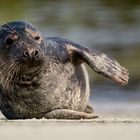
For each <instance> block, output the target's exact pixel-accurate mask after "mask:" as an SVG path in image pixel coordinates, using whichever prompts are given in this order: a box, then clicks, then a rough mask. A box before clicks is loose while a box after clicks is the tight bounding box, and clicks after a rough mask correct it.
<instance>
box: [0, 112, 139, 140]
mask: <svg viewBox="0 0 140 140" xmlns="http://www.w3.org/2000/svg"><path fill="white" fill-rule="evenodd" d="M1 117H2V118H1V120H0V139H1V140H19V139H20V140H25V139H26V140H28V139H29V140H32V139H33V140H40V139H41V140H42V139H48V140H59V139H60V140H72V139H73V140H86V139H87V140H93V139H95V140H106V139H107V140H112V139H113V140H132V139H133V140H139V139H140V119H139V118H132V117H131V118H129V117H127V118H126V117H121V118H119V117H116V118H113V117H103V118H102V117H100V118H97V119H95V120H77V121H76V120H46V119H41V120H36V119H31V120H13V121H11V120H7V119H5V118H4V117H3V116H2V115H1Z"/></svg>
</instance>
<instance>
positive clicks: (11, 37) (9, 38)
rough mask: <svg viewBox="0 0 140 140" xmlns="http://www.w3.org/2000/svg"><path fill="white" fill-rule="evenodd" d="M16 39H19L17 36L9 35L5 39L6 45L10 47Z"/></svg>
mask: <svg viewBox="0 0 140 140" xmlns="http://www.w3.org/2000/svg"><path fill="white" fill-rule="evenodd" d="M16 39H17V35H9V36H7V38H6V39H5V44H6V45H8V46H10V45H13V44H14V42H15V40H16Z"/></svg>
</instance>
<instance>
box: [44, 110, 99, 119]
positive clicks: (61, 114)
mask: <svg viewBox="0 0 140 140" xmlns="http://www.w3.org/2000/svg"><path fill="white" fill-rule="evenodd" d="M44 118H46V119H71V120H72V119H73V120H77V119H95V118H98V117H97V116H95V115H94V114H92V113H91V114H88V113H85V112H78V111H74V110H68V109H56V110H53V111H51V112H48V113H47V114H45V116H44Z"/></svg>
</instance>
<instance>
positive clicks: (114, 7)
mask: <svg viewBox="0 0 140 140" xmlns="http://www.w3.org/2000/svg"><path fill="white" fill-rule="evenodd" d="M13 20H26V21H28V22H31V23H33V24H35V25H36V26H37V27H38V28H39V29H40V30H41V31H42V32H43V33H44V34H45V35H46V36H59V37H64V38H68V39H70V40H73V41H75V42H77V43H80V44H83V45H85V46H87V47H91V48H95V49H98V50H100V51H103V52H105V53H107V54H108V55H111V56H112V57H114V58H116V59H117V60H118V61H119V62H120V63H121V64H122V65H124V66H125V67H126V68H128V70H129V73H130V80H129V84H128V86H126V87H120V86H119V85H115V83H112V82H109V81H108V80H106V79H105V78H102V77H101V76H98V75H97V74H96V73H95V72H93V71H92V70H91V69H89V68H88V70H89V77H90V84H91V93H92V95H91V103H92V105H93V106H94V108H95V110H96V112H97V113H99V114H102V113H106V114H108V113H109V112H111V113H112V114H113V113H114V112H119V111H120V113H119V115H120V114H122V113H123V112H125V113H128V112H129V113H130V114H132V115H134V114H135V115H137V114H139V110H140V70H139V69H140V55H139V52H140V39H139V38H140V27H139V25H140V2H139V1H138V0H133V1H130V0H126V1H125V2H124V1H121V0H118V1H115V0H112V1H109V0H94V1H93V0H86V1H84V0H80V1H79V0H71V1H68V0H58V1H56V0H54V1H52V0H42V1H33V0H24V1H22V0H20V1H18V0H14V1H11V0H7V1H1V4H0V21H1V24H3V23H5V22H7V21H13ZM103 115H104V114H103Z"/></svg>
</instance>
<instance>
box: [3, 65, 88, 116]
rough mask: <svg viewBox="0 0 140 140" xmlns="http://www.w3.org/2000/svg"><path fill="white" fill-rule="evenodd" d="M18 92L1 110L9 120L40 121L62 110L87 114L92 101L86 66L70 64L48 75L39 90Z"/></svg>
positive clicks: (25, 89) (41, 82)
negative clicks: (31, 119)
mask: <svg viewBox="0 0 140 140" xmlns="http://www.w3.org/2000/svg"><path fill="white" fill-rule="evenodd" d="M18 92H19V93H15V96H14V97H13V98H10V99H9V101H7V103H6V102H5V106H3V107H2V108H3V109H4V108H5V109H4V110H2V112H3V114H4V115H5V116H6V117H7V118H34V117H35V118H41V117H42V116H43V114H45V113H47V112H50V111H52V110H55V109H60V108H63V109H71V110H77V111H84V109H85V107H86V105H87V102H88V98H89V85H88V77H87V73H86V71H85V68H84V66H77V67H74V66H73V65H72V64H70V63H68V64H65V67H63V66H60V67H56V69H53V71H51V73H48V72H47V73H46V75H45V76H43V78H42V79H41V81H40V86H39V87H37V88H33V89H27V88H23V89H21V90H19V91H18ZM3 105H4V104H3ZM6 106H8V107H7V108H6ZM9 114H10V115H11V116H10V117H9V116H8V115H9Z"/></svg>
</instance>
